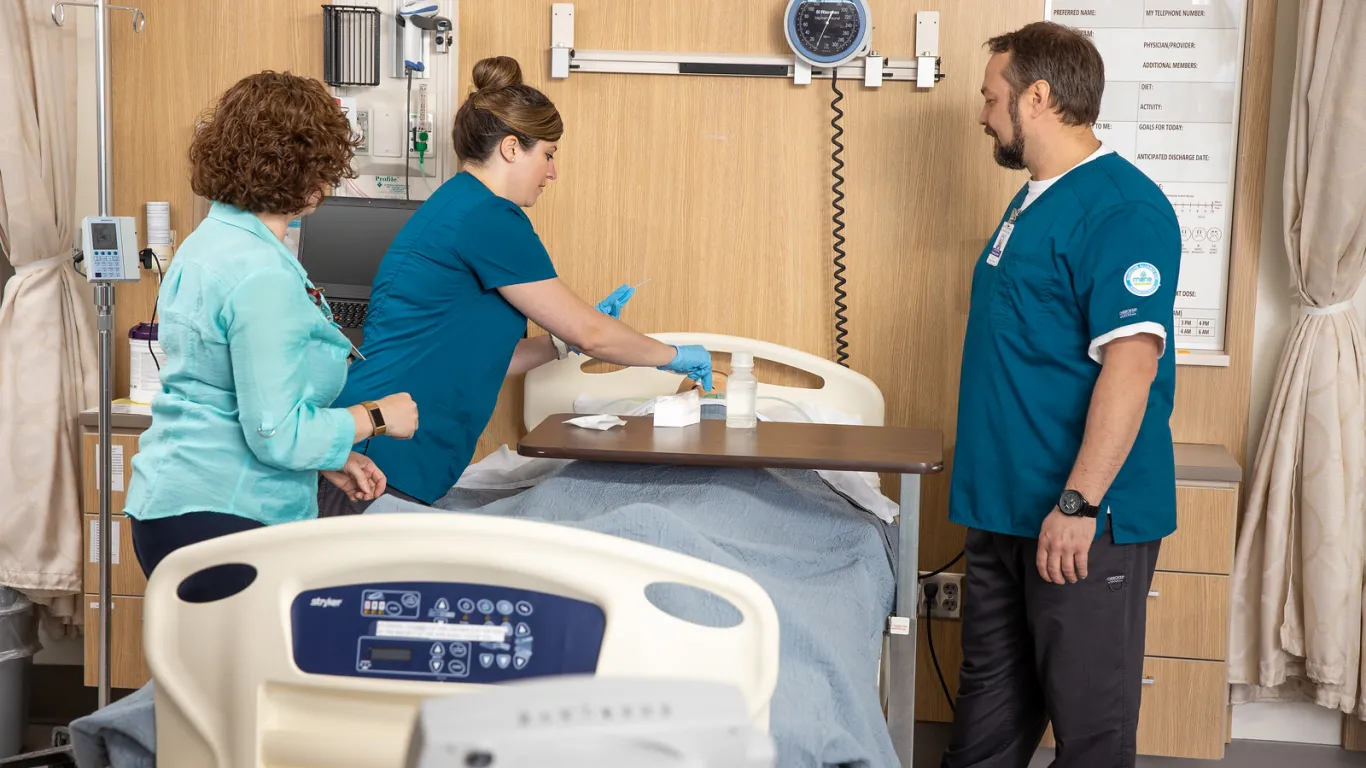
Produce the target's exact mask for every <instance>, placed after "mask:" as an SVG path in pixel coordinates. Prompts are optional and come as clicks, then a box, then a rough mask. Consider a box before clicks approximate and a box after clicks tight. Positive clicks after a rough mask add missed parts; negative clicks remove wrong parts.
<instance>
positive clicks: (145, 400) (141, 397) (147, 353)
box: [128, 323, 166, 405]
mask: <svg viewBox="0 0 1366 768" xmlns="http://www.w3.org/2000/svg"><path fill="white" fill-rule="evenodd" d="M165 364H166V355H165V353H163V352H162V351H161V343H160V342H158V341H157V324H156V323H138V324H137V325H135V326H133V327H132V328H131V329H129V331H128V399H129V400H132V401H133V402H135V403H142V404H144V405H146V404H149V403H151V402H152V398H153V397H156V395H157V393H158V392H160V391H161V366H163V365H165Z"/></svg>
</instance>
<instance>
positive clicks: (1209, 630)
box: [1144, 572, 1229, 661]
mask: <svg viewBox="0 0 1366 768" xmlns="http://www.w3.org/2000/svg"><path fill="white" fill-rule="evenodd" d="M1228 590H1229V578H1228V577H1227V576H1205V575H1200V574H1193V573H1162V572H1159V573H1156V574H1154V575H1153V586H1152V589H1151V590H1150V591H1149V592H1148V628H1147V639H1146V641H1145V648H1144V652H1145V653H1146V654H1147V655H1149V656H1170V657H1175V658H1179V659H1203V660H1208V661H1223V660H1224V659H1225V658H1226V656H1225V653H1226V651H1227V648H1228V603H1229V596H1228Z"/></svg>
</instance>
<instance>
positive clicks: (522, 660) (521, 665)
mask: <svg viewBox="0 0 1366 768" xmlns="http://www.w3.org/2000/svg"><path fill="white" fill-rule="evenodd" d="M528 661H531V659H528V658H527V657H525V656H518V657H517V658H515V659H513V660H512V667H513V669H525V668H526V665H527V662H528Z"/></svg>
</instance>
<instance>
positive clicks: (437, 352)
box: [320, 57, 711, 515]
mask: <svg viewBox="0 0 1366 768" xmlns="http://www.w3.org/2000/svg"><path fill="white" fill-rule="evenodd" d="M474 84H475V87H476V90H475V91H474V93H472V94H471V95H470V96H469V98H468V99H466V101H465V103H464V105H462V106H461V108H460V110H459V112H458V113H457V114H456V117H455V127H454V131H453V138H454V143H455V151H456V154H457V156H458V157H459V158H460V161H461V165H462V169H461V171H460V173H458V174H457V175H456V176H454V177H453V178H451V179H450V180H449V181H447V182H446V183H445V184H442V185H441V188H440V189H438V190H437V191H436V192H435V193H434V194H433V195H432V197H431V198H430V199H428V200H427V201H426V203H424V204H423V205H422V207H421V208H419V209H418V210H417V211H416V212H415V213H414V214H413V216H412V218H411V219H410V220H409V221H408V224H407V225H406V226H405V227H404V228H403V230H402V231H401V232H400V233H399V235H398V237H396V238H395V239H394V242H393V244H392V245H391V246H390V248H389V252H388V253H387V254H386V255H385V257H384V261H383V263H382V264H381V265H380V268H379V272H378V274H377V275H376V276H375V283H374V286H373V289H372V291H371V295H370V308H369V311H368V314H367V318H366V322H365V329H364V332H365V342H364V348H363V349H362V350H361V351H362V355H363V356H364V358H365V359H363V360H359V361H357V362H355V363H354V364H353V365H352V367H351V370H350V372H349V374H348V376H347V381H346V388H345V389H344V390H343V391H342V394H341V395H340V397H339V400H340V401H341V402H348V403H349V402H363V401H365V400H368V399H371V396H372V395H378V394H382V393H387V392H409V393H411V395H412V397H413V399H414V400H415V401H416V402H417V405H418V408H420V409H421V412H422V429H421V430H419V431H418V432H417V433H416V434H415V435H414V437H413V439H412V440H407V441H397V440H386V439H377V440H369V441H366V442H365V443H363V444H362V447H361V448H360V449H359V450H361V451H363V452H364V453H365V454H366V455H367V456H369V458H371V459H372V460H374V462H375V463H376V464H378V465H379V468H380V469H381V470H382V471H383V472H384V474H385V476H386V478H387V481H388V492H389V493H391V494H393V495H395V496H398V497H400V498H405V499H409V500H415V501H418V502H421V503H424V504H431V503H433V502H435V501H436V500H437V499H439V498H441V497H442V496H444V495H445V494H446V492H447V491H448V490H450V488H451V486H452V485H454V484H455V481H456V480H458V479H459V477H460V474H461V473H462V472H463V471H464V469H465V467H466V465H467V464H468V463H469V460H470V458H471V456H472V455H473V454H474V448H475V442H476V441H477V440H478V439H479V435H480V434H482V433H483V431H484V427H485V426H486V425H487V424H488V420H489V418H490V416H492V414H493V409H494V406H495V405H496V404H497V401H498V392H499V390H500V389H501V387H502V384H503V380H504V378H506V377H508V376H515V375H518V374H523V373H526V372H527V371H529V370H531V369H532V368H535V367H537V366H539V365H542V364H544V363H547V362H550V361H551V360H555V359H557V358H560V357H563V356H564V355H565V354H566V352H565V350H566V348H568V347H572V348H573V349H576V350H580V351H582V352H583V353H584V354H586V355H588V356H590V357H593V358H595V359H598V360H603V361H606V362H609V363H615V364H618V365H628V366H650V367H655V368H659V369H661V370H666V371H671V372H675V373H681V374H684V375H687V376H690V377H692V378H694V379H697V380H699V381H701V382H702V384H703V386H704V387H705V388H706V389H708V390H710V389H711V356H710V354H709V353H708V352H707V350H706V349H704V348H702V347H700V346H683V347H674V346H670V345H668V344H663V343H661V342H659V341H656V340H654V339H651V338H650V337H648V336H645V335H643V334H641V333H638V332H637V331H634V330H632V329H631V328H630V327H628V326H627V325H626V324H624V323H622V322H620V321H619V320H617V319H616V317H615V315H616V314H618V313H619V312H620V309H621V305H622V304H624V303H625V301H626V299H628V298H629V289H625V290H619V291H618V292H617V293H615V294H613V296H612V297H610V298H609V299H607V300H605V301H604V302H602V303H601V304H599V305H598V307H597V308H594V307H593V306H592V305H590V304H587V303H586V302H584V301H583V300H582V299H580V298H579V297H578V296H576V295H575V294H574V292H573V291H571V290H570V289H569V287H568V286H566V285H565V284H564V283H563V282H561V281H560V279H559V278H558V277H557V276H556V273H555V266H554V265H553V264H552V263H551V260H550V255H549V254H548V253H547V252H546V249H545V246H544V245H542V244H541V240H540V238H539V237H538V236H537V235H536V232H535V230H534V229H533V228H532V225H531V220H530V219H528V218H527V215H526V213H524V212H523V210H522V209H523V208H529V207H531V206H532V205H535V203H536V200H537V199H538V198H539V197H540V196H541V193H542V192H543V191H544V190H545V186H546V185H547V184H549V183H550V182H551V181H554V180H555V152H556V150H557V149H558V147H557V144H556V142H558V141H559V139H560V136H561V134H562V133H563V129H564V128H563V123H562V121H561V119H560V115H559V112H558V111H557V110H556V109H555V105H554V104H552V103H551V102H550V100H549V99H548V98H546V97H545V95H544V94H542V93H541V92H540V91H538V90H536V89H535V88H532V87H531V86H528V85H524V84H523V83H522V73H521V68H520V67H519V66H518V64H517V62H516V61H514V60H513V59H510V58H507V57H498V58H493V59H484V60H483V61H480V62H479V63H478V64H476V65H475V68H474ZM528 319H530V320H531V321H532V322H534V323H536V324H537V325H539V326H540V327H542V328H544V329H546V330H547V331H549V332H550V334H551V335H550V336H541V337H538V338H532V339H528V338H524V337H525V335H526V323H527V320H528ZM321 490H322V491H323V493H324V495H325V496H326V498H325V499H324V500H323V501H321V502H320V505H321V512H320V514H323V515H331V514H346V513H352V512H357V511H360V510H361V509H363V508H364V506H366V505H367V504H368V502H365V501H363V500H362V501H360V502H357V501H355V500H353V499H350V498H347V497H346V495H345V494H340V493H335V492H330V489H328V488H326V487H324V488H322V489H321Z"/></svg>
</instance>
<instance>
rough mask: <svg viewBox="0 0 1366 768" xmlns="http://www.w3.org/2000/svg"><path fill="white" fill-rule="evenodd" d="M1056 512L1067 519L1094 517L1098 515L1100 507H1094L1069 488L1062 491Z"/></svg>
mask: <svg viewBox="0 0 1366 768" xmlns="http://www.w3.org/2000/svg"><path fill="white" fill-rule="evenodd" d="M1058 511H1060V512H1062V513H1063V514H1064V515H1067V516H1068V517H1095V516H1097V515H1098V514H1100V507H1097V506H1094V505H1093V504H1091V502H1089V501H1087V500H1086V497H1085V496H1082V495H1081V494H1080V493H1077V492H1076V491H1074V490H1072V489H1070V488H1069V489H1068V490H1065V491H1063V492H1062V497H1061V498H1059V499H1058Z"/></svg>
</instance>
